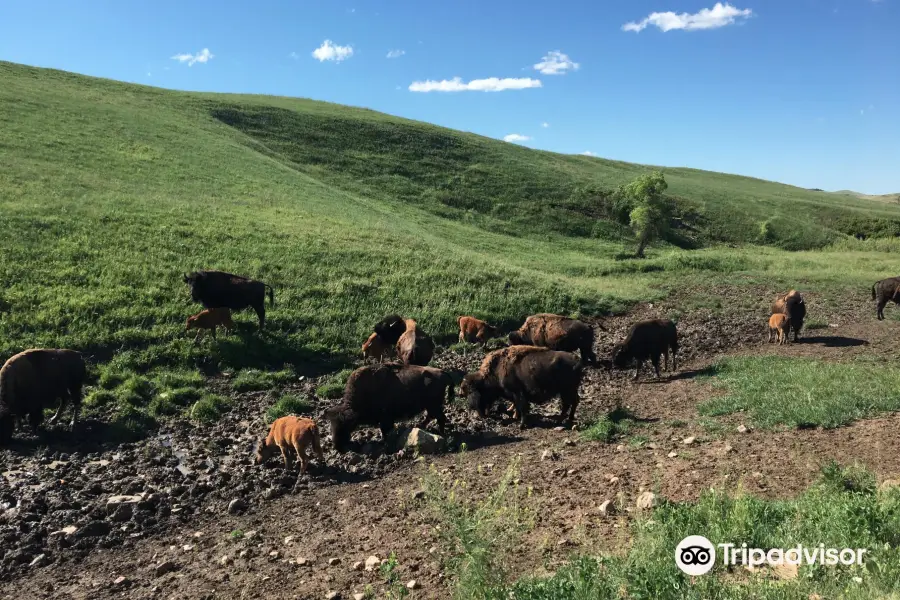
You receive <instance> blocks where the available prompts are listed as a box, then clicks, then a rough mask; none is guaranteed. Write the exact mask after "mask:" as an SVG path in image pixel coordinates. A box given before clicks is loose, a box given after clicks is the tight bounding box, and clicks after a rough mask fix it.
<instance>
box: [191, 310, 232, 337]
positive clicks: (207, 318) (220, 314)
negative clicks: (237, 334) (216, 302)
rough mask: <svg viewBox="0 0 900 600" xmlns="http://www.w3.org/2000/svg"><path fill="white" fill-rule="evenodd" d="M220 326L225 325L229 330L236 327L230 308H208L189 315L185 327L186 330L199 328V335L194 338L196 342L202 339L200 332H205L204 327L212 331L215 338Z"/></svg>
mask: <svg viewBox="0 0 900 600" xmlns="http://www.w3.org/2000/svg"><path fill="white" fill-rule="evenodd" d="M219 326H222V327H224V328H225V329H226V330H227V331H231V330H232V329H234V322H233V321H232V320H231V309H230V308H207V309H206V310H204V311H201V312H199V313H197V314H196V315H193V316H190V317H188V318H187V322H186V323H185V325H184V329H185V331H190V330H191V329H197V330H198V331H197V337H196V338H194V341H195V342H196V341H197V340H199V339H200V334H201V333H203V330H204V329H205V330H207V331H211V332H212V336H213V339H215V338H216V328H217V327H219Z"/></svg>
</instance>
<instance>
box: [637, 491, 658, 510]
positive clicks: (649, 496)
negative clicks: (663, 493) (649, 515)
mask: <svg viewBox="0 0 900 600" xmlns="http://www.w3.org/2000/svg"><path fill="white" fill-rule="evenodd" d="M656 504H657V500H656V494H654V493H653V492H644V493H642V494H641V495H640V496H638V499H637V507H638V508H640V509H645V510H646V509H650V508H653V507H654V506H656Z"/></svg>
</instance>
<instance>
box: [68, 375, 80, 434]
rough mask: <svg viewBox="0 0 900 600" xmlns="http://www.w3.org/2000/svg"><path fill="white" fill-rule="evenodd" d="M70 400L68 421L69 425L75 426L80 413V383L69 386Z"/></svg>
mask: <svg viewBox="0 0 900 600" xmlns="http://www.w3.org/2000/svg"><path fill="white" fill-rule="evenodd" d="M69 395H70V396H71V398H70V400H71V401H72V420H71V421H69V427H71V428H73V429H74V428H75V425H76V424H77V423H78V417H79V414H80V413H81V384H80V383H78V384H75V385H73V386H72V387H70V388H69Z"/></svg>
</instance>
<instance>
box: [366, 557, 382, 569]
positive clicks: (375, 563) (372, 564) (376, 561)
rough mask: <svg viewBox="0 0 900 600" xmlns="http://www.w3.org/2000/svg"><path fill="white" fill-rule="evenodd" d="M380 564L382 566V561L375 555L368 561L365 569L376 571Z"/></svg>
mask: <svg viewBox="0 0 900 600" xmlns="http://www.w3.org/2000/svg"><path fill="white" fill-rule="evenodd" d="M380 564H381V559H380V558H378V557H377V556H376V555H374V554H373V555H372V556H370V557H369V558H367V559H366V567H365V568H366V571H373V570H375V567H377V566H378V565H380Z"/></svg>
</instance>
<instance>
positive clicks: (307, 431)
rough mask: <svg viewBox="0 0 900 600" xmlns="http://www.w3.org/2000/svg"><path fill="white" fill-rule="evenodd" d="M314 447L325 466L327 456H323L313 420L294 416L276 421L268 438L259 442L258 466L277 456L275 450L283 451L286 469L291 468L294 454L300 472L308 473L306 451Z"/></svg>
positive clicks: (257, 449)
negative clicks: (298, 463)
mask: <svg viewBox="0 0 900 600" xmlns="http://www.w3.org/2000/svg"><path fill="white" fill-rule="evenodd" d="M310 446H312V449H313V452H315V455H316V458H318V459H319V463H320V464H325V455H324V454H322V443H321V441H320V439H319V428H318V427H317V426H316V423H315V421H313V420H312V419H304V418H301V417H295V416H293V415H290V416H287V417H281V418H280V419H275V422H274V423H272V427H271V428H270V429H269V435H268V437H265V438H263V439H261V440H260V441H259V444H258V445H257V447H256V464H258V465H260V464H264V463H265V462H266V461H267V460H269V458H270V457H271V456H272V455H273V454H275V449H276V448H277V449H278V450H281V457H282V458H283V459H284V467H285V468H286V469H290V468H291V463H292V462H293V454H294V453H296V454H297V458H299V459H300V472H301V473H306V468H307V466H308V465H309V459H308V457H307V455H306V450H307V448H309V447H310Z"/></svg>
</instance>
